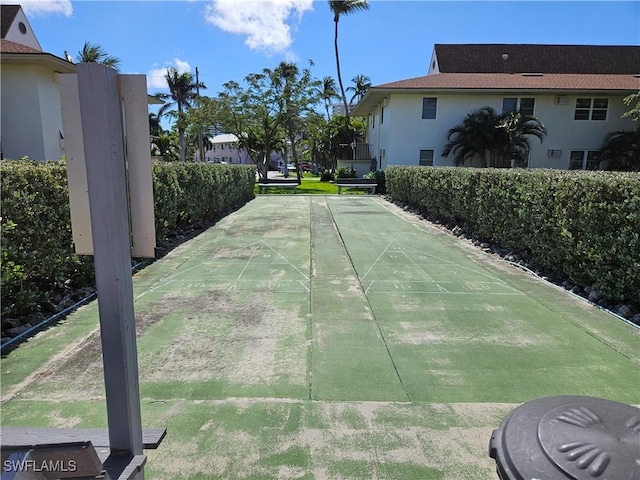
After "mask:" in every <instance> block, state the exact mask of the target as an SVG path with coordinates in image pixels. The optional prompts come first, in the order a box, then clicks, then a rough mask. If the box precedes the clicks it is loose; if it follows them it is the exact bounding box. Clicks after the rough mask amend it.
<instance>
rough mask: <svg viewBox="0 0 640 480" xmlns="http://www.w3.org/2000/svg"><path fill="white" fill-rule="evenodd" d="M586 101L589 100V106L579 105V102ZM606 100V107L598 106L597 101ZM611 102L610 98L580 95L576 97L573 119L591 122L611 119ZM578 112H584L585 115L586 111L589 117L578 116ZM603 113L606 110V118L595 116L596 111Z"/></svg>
mask: <svg viewBox="0 0 640 480" xmlns="http://www.w3.org/2000/svg"><path fill="white" fill-rule="evenodd" d="M581 100H582V101H584V100H588V101H589V107H586V106H584V105H583V106H580V107H578V103H579V102H580V101H581ZM603 101H604V102H606V107H602V106H596V102H603ZM610 103H611V102H609V99H608V98H597V97H579V98H576V106H575V108H574V110H573V119H574V120H576V121H578V122H584V121H590V122H606V121H607V120H608V119H609V105H610ZM578 112H582V113H583V115H584V113H585V112H586V114H587V118H576V116H577V114H578ZM596 112H597V113H600V114H601V113H602V112H604V118H593V116H594V114H595V113H596Z"/></svg>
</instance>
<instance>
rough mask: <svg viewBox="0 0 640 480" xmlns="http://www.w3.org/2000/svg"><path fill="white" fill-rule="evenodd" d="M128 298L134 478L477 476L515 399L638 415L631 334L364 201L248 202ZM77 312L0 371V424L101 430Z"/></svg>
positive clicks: (86, 316)
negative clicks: (133, 340)
mask: <svg viewBox="0 0 640 480" xmlns="http://www.w3.org/2000/svg"><path fill="white" fill-rule="evenodd" d="M134 289H135V297H136V303H135V307H136V322H137V330H138V353H139V364H140V379H141V395H142V409H143V422H144V426H146V427H166V428H168V435H167V438H166V439H165V441H164V443H163V444H162V445H161V447H160V449H159V450H157V451H150V452H148V453H149V464H148V467H147V469H146V476H147V478H150V479H154V478H155V479H167V478H172V479H178V478H190V479H196V478H200V479H204V478H206V479H210V478H224V479H232V478H265V479H267V478H278V479H299V478H307V479H310V478H318V479H341V478H345V479H367V480H368V479H403V480H404V479H411V478H416V479H418V478H419V479H451V480H461V479H469V480H478V479H495V478H496V476H495V474H494V470H495V464H494V462H493V460H491V459H489V458H488V456H487V448H488V442H489V438H490V436H491V432H492V430H493V429H494V428H497V427H498V425H499V424H500V421H501V420H502V418H503V417H504V416H505V415H506V414H507V413H508V412H509V411H511V409H513V408H514V407H515V406H516V405H517V404H519V403H522V402H525V401H528V400H531V399H533V398H538V397H542V396H547V395H561V394H571V395H590V396H598V397H604V398H609V399H612V400H617V401H621V402H625V403H630V404H639V403H640V390H639V389H638V380H639V379H640V358H639V352H640V349H639V348H638V347H639V346H640V335H639V334H638V330H636V329H634V328H632V327H630V326H629V325H627V324H625V323H623V322H621V321H619V320H617V319H615V318H613V317H611V316H609V315H607V314H606V313H603V312H601V311H599V310H596V309H595V308H593V307H591V306H589V305H588V304H586V303H585V302H583V301H581V300H579V299H576V298H574V297H572V296H570V295H569V294H567V293H566V292H564V291H562V290H560V289H558V288H556V287H553V286H550V285H547V284H545V283H543V282H541V281H539V280H538V279H536V278H534V277H532V276H530V275H529V274H526V273H524V272H522V271H520V270H518V269H516V268H514V267H511V266H509V265H508V264H506V263H504V262H501V261H500V260H496V259H494V258H493V257H491V256H489V255H487V254H486V253H484V252H482V251H480V250H478V249H475V248H473V247H471V246H469V245H468V244H467V243H465V242H463V241H461V240H459V239H457V238H455V237H453V236H450V235H448V234H446V233H443V232H441V231H440V230H437V229H435V228H433V227H431V226H430V225H429V224H427V223H425V222H423V221H420V220H418V219H416V218H415V217H413V216H411V215H409V214H407V213H405V212H403V211H402V210H400V209H398V208H397V207H395V206H394V205H392V204H389V203H387V202H386V201H384V200H382V199H381V198H379V197H376V196H345V195H343V196H340V197H338V196H328V197H322V196H304V195H296V196H293V195H274V196H269V195H263V196H260V197H258V198H256V199H254V200H253V201H251V202H250V203H249V204H247V205H246V206H245V207H243V208H242V209H241V210H239V211H238V212H236V213H234V214H232V215H230V216H228V217H227V218H225V219H223V220H222V221H220V222H219V223H218V224H217V225H216V226H214V227H212V228H211V229H209V230H208V231H206V232H205V233H203V234H201V235H200V236H198V237H196V238H194V239H193V240H191V241H189V242H187V243H185V244H183V245H181V246H179V247H178V248H176V249H175V250H174V251H173V252H171V253H170V254H169V255H167V256H166V257H165V258H163V259H161V260H159V261H157V262H156V263H154V264H153V265H151V266H149V267H147V268H146V269H144V270H143V271H141V272H139V273H138V274H136V276H135V277H134ZM96 312H97V308H96V305H95V304H91V305H88V306H86V307H84V308H82V309H80V310H78V311H77V312H76V313H75V314H73V315H72V316H70V317H69V318H68V319H67V320H66V321H65V322H64V323H63V324H60V325H58V326H56V327H54V328H52V329H49V330H48V331H46V332H42V333H41V334H39V335H38V336H37V337H36V338H34V339H32V340H31V341H29V342H28V343H27V344H25V345H22V346H21V347H20V348H19V349H17V350H16V351H14V352H12V353H11V354H10V355H9V356H8V357H7V358H4V359H3V360H2V363H1V368H2V383H3V385H2V387H3V388H2V399H3V402H4V403H3V405H2V424H3V425H32V426H65V427H73V426H75V427H87V428H89V427H104V426H106V418H105V409H104V398H103V386H102V377H101V375H102V372H101V357H100V343H99V337H98V330H97V325H98V319H97V313H96Z"/></svg>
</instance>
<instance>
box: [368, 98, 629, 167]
mask: <svg viewBox="0 0 640 480" xmlns="http://www.w3.org/2000/svg"><path fill="white" fill-rule="evenodd" d="M424 97H436V98H437V99H438V106H437V113H436V118H435V119H433V120H425V119H422V118H421V117H422V99H423V98H424ZM505 97H518V98H523V97H525V98H531V97H533V98H535V110H534V113H535V115H536V116H537V117H538V119H539V120H540V121H541V122H542V123H543V124H544V125H545V127H546V128H547V132H548V134H547V137H546V139H545V140H544V142H543V143H542V144H541V143H540V141H539V140H538V139H537V138H536V137H531V138H530V140H531V147H532V148H531V155H530V161H529V165H530V167H532V168H560V169H566V168H568V167H569V157H570V151H571V150H598V149H599V148H600V146H601V144H602V140H603V138H604V136H605V135H606V134H607V133H609V132H611V131H615V130H625V129H627V130H630V129H632V128H633V123H632V122H631V120H630V119H626V118H625V119H623V118H620V117H621V115H622V114H623V113H624V112H625V111H626V110H628V107H626V106H625V105H624V103H623V102H622V98H623V97H624V95H622V94H617V95H602V94H595V95H592V94H572V95H568V104H567V105H554V99H555V97H556V95H555V94H545V95H540V94H531V93H500V94H494V95H488V94H466V95H460V94H436V93H421V94H391V95H390V97H389V98H388V100H387V102H388V105H387V107H386V108H385V115H384V123H383V124H382V125H381V124H380V108H381V105H378V107H377V108H376V109H375V111H374V114H372V115H370V116H369V124H368V142H369V143H370V144H372V145H373V151H374V154H375V155H376V157H377V159H378V165H380V160H381V159H382V168H383V169H385V168H386V167H387V166H389V165H418V163H419V158H420V150H421V149H431V150H434V165H435V166H445V165H454V161H453V156H452V155H450V156H449V157H448V158H445V157H442V156H441V155H442V150H443V148H444V145H445V144H446V142H447V132H448V130H449V129H450V128H451V127H453V126H455V125H458V124H460V123H461V122H462V120H463V119H464V117H465V116H466V115H467V114H468V113H470V112H472V111H474V110H478V109H479V108H482V107H484V106H490V107H492V108H494V109H495V110H496V111H497V112H500V111H501V110H502V100H503V98H505ZM578 97H580V98H608V99H609V111H608V115H607V120H606V121H591V120H574V119H573V117H574V112H575V104H576V98H578ZM373 115H375V127H374V126H373V125H374V124H373V121H372V117H373ZM549 149H560V150H562V154H561V157H560V158H549V156H548V153H547V152H548V150H549ZM382 151H384V152H386V155H384V156H382V157H381V155H380V154H381V152H382Z"/></svg>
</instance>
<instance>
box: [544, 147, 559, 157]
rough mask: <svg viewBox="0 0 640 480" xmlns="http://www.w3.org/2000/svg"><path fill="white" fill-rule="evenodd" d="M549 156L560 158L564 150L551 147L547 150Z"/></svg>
mask: <svg viewBox="0 0 640 480" xmlns="http://www.w3.org/2000/svg"><path fill="white" fill-rule="evenodd" d="M547 156H548V157H549V158H560V157H562V150H560V149H558V148H550V149H549V150H547Z"/></svg>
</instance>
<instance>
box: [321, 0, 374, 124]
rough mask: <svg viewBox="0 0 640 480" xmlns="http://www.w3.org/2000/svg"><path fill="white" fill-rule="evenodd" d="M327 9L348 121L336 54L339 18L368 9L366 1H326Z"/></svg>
mask: <svg viewBox="0 0 640 480" xmlns="http://www.w3.org/2000/svg"><path fill="white" fill-rule="evenodd" d="M328 1H329V8H330V9H331V12H332V13H333V21H334V23H335V34H334V40H333V44H334V48H335V51H336V69H337V71H338V83H339V84H340V93H341V94H342V102H343V104H344V113H345V116H346V117H347V119H349V105H348V104H347V96H346V94H345V93H344V84H343V83H342V74H341V73H340V56H339V53H338V23H339V22H340V17H341V16H344V15H349V14H350V13H354V12H358V11H361V10H368V9H369V2H367V0H328Z"/></svg>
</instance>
